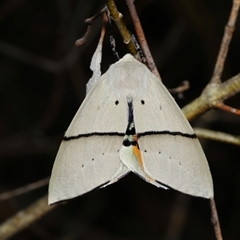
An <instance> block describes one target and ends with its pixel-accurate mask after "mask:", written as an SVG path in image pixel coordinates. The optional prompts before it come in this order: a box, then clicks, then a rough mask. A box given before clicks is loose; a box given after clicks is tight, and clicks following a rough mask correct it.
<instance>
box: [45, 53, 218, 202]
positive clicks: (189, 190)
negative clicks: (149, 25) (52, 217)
mask: <svg viewBox="0 0 240 240" xmlns="http://www.w3.org/2000/svg"><path fill="white" fill-rule="evenodd" d="M129 172H134V173H136V174H137V175H138V176H140V177H141V178H143V179H144V180H145V181H147V182H149V183H151V184H153V185H155V186H157V187H162V188H165V189H167V188H173V189H176V190H178V191H180V192H183V193H186V194H189V195H193V196H198V197H203V198H213V182H212V177H211V173H210V170H209V166H208V163H207V160H206V157H205V155H204V153H203V150H202V148H201V145H200V143H199V141H198V139H197V137H196V135H195V134H194V132H193V129H192V128H191V126H190V124H189V122H188V121H187V120H186V118H185V117H184V115H183V113H182V111H181V110H180V108H179V107H178V106H177V104H176V103H175V101H174V99H173V98H172V96H171V95H170V94H169V92H168V91H167V89H166V88H165V87H164V86H163V84H162V83H161V82H160V81H159V79H158V78H157V77H156V76H155V75H154V74H153V73H151V72H150V71H149V70H148V68H147V67H146V66H145V65H143V64H142V63H140V62H138V61H137V60H136V59H135V58H134V57H133V56H131V55H130V54H127V55H125V56H124V57H123V58H122V59H121V60H119V61H118V62H117V63H115V64H113V65H112V66H111V67H110V68H109V70H108V71H107V72H106V73H105V74H103V75H102V76H101V77H100V79H99V80H98V81H97V83H95V85H94V86H93V88H92V89H91V90H90V92H89V93H88V95H87V96H86V98H85V100H84V101H83V103H82V105H81V106H80V108H79V110H78V111H77V113H76V115H75V117H74V118H73V120H72V122H71V124H70V126H69V127H68V130H67V131H66V133H65V136H64V139H63V141H62V143H61V146H60V148H59V150H58V153H57V156H56V159H55V163H54V166H53V170H52V175H51V179H50V184H49V199H48V201H49V204H53V203H56V202H59V201H63V200H67V199H71V198H74V197H77V196H79V195H82V194H84V193H87V192H88V191H90V190H93V189H95V188H100V187H106V186H107V185H109V184H112V183H114V182H116V181H118V180H119V179H120V178H122V177H123V176H125V175H126V174H128V173H129Z"/></svg>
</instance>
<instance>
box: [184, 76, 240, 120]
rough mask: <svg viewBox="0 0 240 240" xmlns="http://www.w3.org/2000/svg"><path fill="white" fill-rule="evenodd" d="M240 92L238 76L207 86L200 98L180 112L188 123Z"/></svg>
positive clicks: (239, 78)
mask: <svg viewBox="0 0 240 240" xmlns="http://www.w3.org/2000/svg"><path fill="white" fill-rule="evenodd" d="M239 92H240V74H238V75H236V76H234V77H232V78H231V79H229V80H227V81H226V82H224V83H222V84H212V83H211V84H208V85H207V87H206V88H205V89H204V90H203V92H202V94H201V96H200V97H198V98H196V99H195V100H194V101H192V102H191V103H189V104H188V105H186V106H185V107H184V108H183V109H182V111H183V113H184V114H185V116H186V118H187V119H188V120H189V121H190V120H192V119H194V118H196V117H197V116H199V115H201V114H203V113H205V112H206V111H207V110H209V109H211V108H214V107H215V105H216V106H217V104H218V103H219V102H220V103H221V102H223V101H224V100H226V99H228V98H229V97H231V96H234V95H236V94H237V93H239Z"/></svg>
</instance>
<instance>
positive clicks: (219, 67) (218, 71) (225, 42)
mask: <svg viewBox="0 0 240 240" xmlns="http://www.w3.org/2000/svg"><path fill="white" fill-rule="evenodd" d="M239 6H240V1H239V0H233V5H232V10H231V13H230V17H229V20H228V23H227V25H226V27H225V32H224V35H223V39H222V43H221V47H220V50H219V54H218V58H217V62H216V64H215V69H214V72H213V76H212V79H211V81H210V82H211V83H220V82H221V76H222V72H223V68H224V63H225V60H226V57H227V53H228V49H229V45H230V42H231V40H232V35H233V32H234V30H235V23H236V20H237V17H238V10H239Z"/></svg>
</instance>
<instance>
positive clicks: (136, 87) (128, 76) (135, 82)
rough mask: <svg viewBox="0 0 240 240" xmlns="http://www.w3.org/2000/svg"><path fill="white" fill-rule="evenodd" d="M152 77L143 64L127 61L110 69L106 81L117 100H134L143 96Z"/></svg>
mask: <svg viewBox="0 0 240 240" xmlns="http://www.w3.org/2000/svg"><path fill="white" fill-rule="evenodd" d="M129 63H130V64H129ZM151 75H152V73H151V72H150V71H149V70H148V69H147V67H145V66H144V65H143V64H142V63H140V62H132V61H129V62H128V61H125V62H119V63H118V64H116V65H115V64H114V65H112V66H111V67H110V69H109V71H108V72H107V74H106V81H107V82H108V84H109V87H110V88H111V91H112V92H114V95H115V96H116V98H123V99H126V98H127V99H134V98H136V97H141V96H142V95H143V93H144V92H145V90H146V88H147V84H148V79H149V77H151Z"/></svg>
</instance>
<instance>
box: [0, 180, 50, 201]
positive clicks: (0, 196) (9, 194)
mask: <svg viewBox="0 0 240 240" xmlns="http://www.w3.org/2000/svg"><path fill="white" fill-rule="evenodd" d="M48 182H49V177H47V178H44V179H41V180H39V181H37V182H34V183H31V184H28V185H26V186H24V187H20V188H17V189H15V190H12V191H8V192H5V193H1V194H0V201H3V200H7V199H9V198H13V197H16V196H19V195H21V194H24V193H27V192H30V191H32V190H35V189H37V188H40V187H43V186H45V185H47V184H48Z"/></svg>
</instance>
